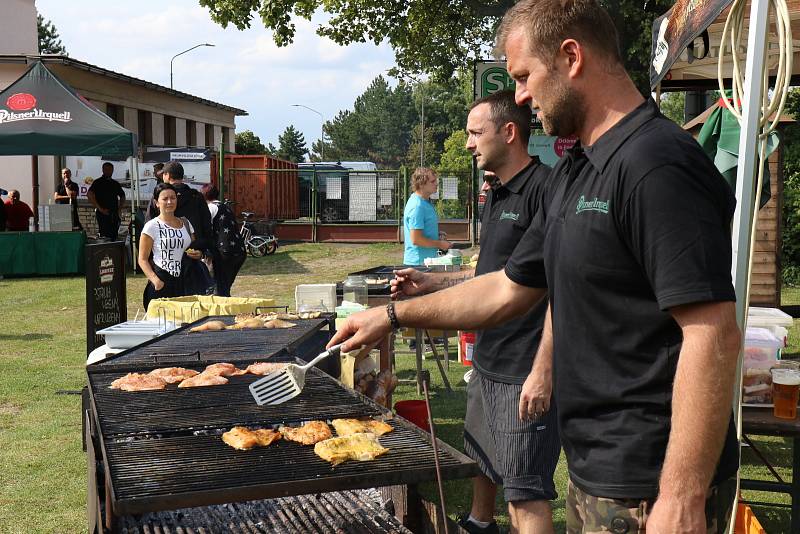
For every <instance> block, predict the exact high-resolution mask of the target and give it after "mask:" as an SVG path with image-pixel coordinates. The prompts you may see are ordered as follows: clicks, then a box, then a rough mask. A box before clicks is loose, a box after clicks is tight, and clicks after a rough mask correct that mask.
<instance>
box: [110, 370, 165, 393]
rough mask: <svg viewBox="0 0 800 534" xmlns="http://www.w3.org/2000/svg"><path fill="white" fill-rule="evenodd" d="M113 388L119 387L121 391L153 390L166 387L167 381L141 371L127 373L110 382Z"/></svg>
mask: <svg viewBox="0 0 800 534" xmlns="http://www.w3.org/2000/svg"><path fill="white" fill-rule="evenodd" d="M109 387H112V388H114V389H121V390H122V391H153V390H156V389H164V388H165V387H167V382H166V381H165V380H164V379H163V378H161V377H158V376H151V375H146V374H142V373H128V374H127V375H125V376H123V377H122V378H117V379H116V380H114V381H113V382H111V386H109Z"/></svg>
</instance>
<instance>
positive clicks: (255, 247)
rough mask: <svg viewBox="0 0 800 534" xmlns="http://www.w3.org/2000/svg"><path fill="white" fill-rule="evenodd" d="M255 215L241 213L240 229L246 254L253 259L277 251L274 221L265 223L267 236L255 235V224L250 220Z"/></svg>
mask: <svg viewBox="0 0 800 534" xmlns="http://www.w3.org/2000/svg"><path fill="white" fill-rule="evenodd" d="M253 215H255V214H254V213H253V212H250V211H243V212H242V219H243V220H242V227H241V229H240V233H241V234H242V239H243V240H244V243H245V249H246V250H247V253H248V254H250V255H251V256H253V257H254V258H260V257H262V256H264V255H267V254H274V253H275V251H276V250H278V238H277V237H275V224H276V223H275V221H270V222H268V223H267V235H259V234H256V229H255V222H253V221H250V218H251V217H252V216H253Z"/></svg>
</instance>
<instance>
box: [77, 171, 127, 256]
mask: <svg viewBox="0 0 800 534" xmlns="http://www.w3.org/2000/svg"><path fill="white" fill-rule="evenodd" d="M112 174H114V165H112V164H111V163H109V162H105V163H103V174H102V176H100V177H99V178H97V179H96V180H95V181H93V182H92V185H91V187H89V191H88V192H87V193H86V198H88V199H89V202H90V203H91V204H92V206H94V215H95V217H96V218H97V227H98V230H99V234H100V236H101V237H105V238H107V239H110V240H111V241H116V240H117V237H118V235H119V223H120V220H121V219H120V216H119V209H120V205H121V204H123V203H124V202H125V192H124V191H123V190H122V186H121V185H119V183H118V182H117V181H116V180H114V179H113V178H112V177H111V175H112Z"/></svg>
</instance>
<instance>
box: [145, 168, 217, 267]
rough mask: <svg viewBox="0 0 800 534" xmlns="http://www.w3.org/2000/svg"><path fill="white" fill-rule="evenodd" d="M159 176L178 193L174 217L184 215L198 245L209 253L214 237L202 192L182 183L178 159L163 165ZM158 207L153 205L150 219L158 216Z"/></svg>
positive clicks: (181, 172) (181, 170)
mask: <svg viewBox="0 0 800 534" xmlns="http://www.w3.org/2000/svg"><path fill="white" fill-rule="evenodd" d="M161 176H162V177H163V179H164V183H167V184H172V187H173V188H174V189H175V192H176V193H177V195H178V207H177V208H176V209H175V216H176V217H186V218H187V219H189V222H190V223H192V227H193V228H194V232H195V234H196V236H197V237H196V239H197V244H198V247H199V248H200V249H201V250H203V251H206V252H208V253H209V255H210V252H211V250H212V248H213V245H214V239H213V231H212V228H211V213H210V212H209V211H208V204H206V199H205V198H203V195H202V193H200V191H198V190H197V189H194V188H192V187H189V185H188V184H185V183H183V165H181V164H180V162H179V161H175V160H172V161H169V162H167V164H166V165H164V167H163V169H162V174H161ZM158 214H159V208H158V206H155V208H154V210H153V212H152V213H151V215H152V216H151V217H150V218H151V219H152V218H153V217H156V216H158ZM148 220H149V219H148Z"/></svg>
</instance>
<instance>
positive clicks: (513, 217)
mask: <svg viewBox="0 0 800 534" xmlns="http://www.w3.org/2000/svg"><path fill="white" fill-rule="evenodd" d="M500 220H501V221H502V220H509V221H518V220H519V213H514V212H511V211H504V212H503V213H501V214H500Z"/></svg>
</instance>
